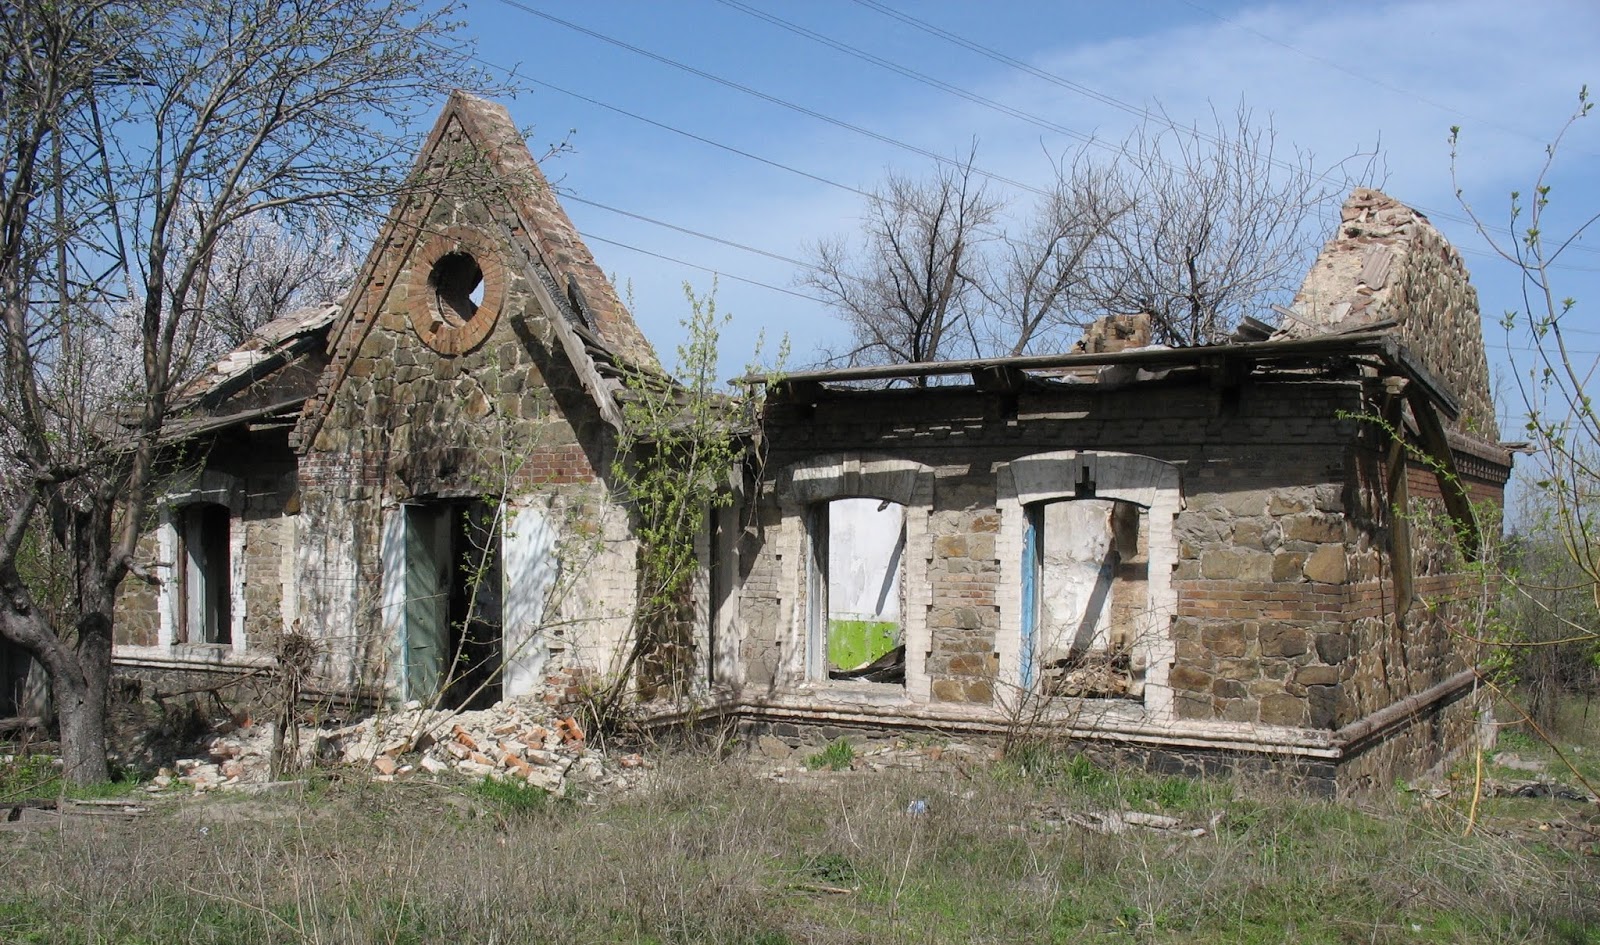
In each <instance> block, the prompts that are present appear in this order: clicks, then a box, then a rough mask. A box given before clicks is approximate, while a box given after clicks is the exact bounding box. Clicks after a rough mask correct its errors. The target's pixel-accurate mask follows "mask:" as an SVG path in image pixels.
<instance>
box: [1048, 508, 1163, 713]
mask: <svg viewBox="0 0 1600 945" xmlns="http://www.w3.org/2000/svg"><path fill="white" fill-rule="evenodd" d="M1149 520H1150V516H1149V514H1148V510H1146V509H1145V508H1143V507H1141V506H1139V505H1135V504H1134V503H1132V502H1124V501H1117V500H1111V499H1069V500H1064V501H1056V502H1041V503H1036V504H1034V505H1031V506H1029V507H1028V518H1027V534H1026V536H1025V538H1024V552H1023V553H1024V560H1023V641H1022V679H1023V684H1024V685H1026V686H1030V687H1031V686H1033V685H1034V684H1035V682H1036V681H1037V683H1038V685H1039V688H1040V690H1041V691H1043V692H1045V693H1048V694H1051V695H1067V696H1098V697H1120V696H1128V695H1130V694H1131V692H1132V691H1133V685H1132V684H1133V679H1132V672H1131V656H1132V653H1133V651H1134V648H1135V647H1136V646H1137V645H1138V644H1140V643H1142V642H1144V641H1143V639H1142V638H1143V636H1144V635H1145V634H1147V633H1149V632H1150V631H1151V629H1152V627H1153V622H1152V621H1151V620H1150V619H1149V614H1150V580H1149V579H1150V558H1149V551H1150V522H1149Z"/></svg>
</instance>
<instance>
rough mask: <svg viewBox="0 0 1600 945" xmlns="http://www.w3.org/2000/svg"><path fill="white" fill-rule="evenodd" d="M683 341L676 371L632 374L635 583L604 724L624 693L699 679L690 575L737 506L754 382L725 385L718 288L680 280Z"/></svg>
mask: <svg viewBox="0 0 1600 945" xmlns="http://www.w3.org/2000/svg"><path fill="white" fill-rule="evenodd" d="M684 297H685V299H686V300H687V301H688V303H689V315H688V316H687V317H686V318H685V319H684V321H683V326H684V328H685V330H686V334H687V339H688V340H687V341H685V342H684V344H682V345H681V346H679V348H678V362H677V366H676V370H675V372H674V375H673V377H671V378H667V377H663V376H662V375H661V374H659V373H656V372H655V371H651V370H644V369H639V370H635V371H633V372H632V373H630V374H629V375H628V376H627V378H626V385H627V395H626V396H625V397H624V398H623V404H622V413H623V431H622V436H621V442H620V443H619V445H618V448H617V461H616V462H615V463H614V464H613V467H612V470H611V474H612V481H613V483H614V487H615V489H616V490H617V493H618V495H619V498H620V499H621V500H622V501H623V502H624V503H625V504H626V505H627V506H628V507H629V510H630V512H631V513H632V515H633V516H634V521H635V533H636V534H637V535H638V538H639V555H638V581H637V584H636V588H635V594H634V604H633V606H634V612H633V616H632V620H631V624H630V627H629V639H628V643H627V651H626V656H625V657H624V659H623V661H622V663H621V666H620V668H619V669H618V670H617V672H616V673H615V674H614V675H613V676H612V678H611V680H610V682H609V684H608V685H607V686H606V687H605V689H604V691H603V692H602V693H601V694H600V695H599V696H598V698H597V699H596V700H595V702H594V710H593V714H594V716H595V719H596V721H597V723H598V725H599V727H600V728H602V729H605V728H609V727H610V726H611V725H613V724H614V723H615V720H616V719H615V716H616V713H617V709H618V706H619V705H620V704H621V701H622V700H623V698H624V697H625V696H627V695H629V694H632V693H637V694H638V695H640V696H642V697H644V698H647V699H648V698H655V697H675V698H681V697H683V696H685V695H687V694H688V692H689V690H690V688H691V686H692V683H693V678H692V676H693V672H694V668H693V665H692V663H693V660H692V659H691V656H692V654H693V652H694V649H693V640H692V639H691V634H692V627H693V606H694V605H693V601H692V599H691V597H692V590H693V582H694V580H695V577H696V575H697V574H699V573H700V564H699V557H698V555H699V551H700V549H699V545H698V541H697V539H698V538H699V537H700V536H702V535H703V534H704V533H705V530H706V525H707V522H708V516H709V515H711V514H712V513H713V512H714V511H715V510H717V509H722V508H727V507H728V506H730V505H731V504H732V503H733V497H734V493H733V491H732V489H731V484H732V477H733V476H734V475H735V474H736V471H737V469H738V465H737V464H738V461H739V458H740V456H741V454H742V452H743V450H744V449H745V446H746V443H747V439H748V434H749V432H750V430H751V428H752V426H753V423H754V411H755V401H754V398H755V397H756V396H757V395H756V393H755V392H754V391H753V389H751V388H748V387H747V388H743V389H735V390H731V391H730V390H725V389H724V387H723V383H722V380H721V378H720V375H719V373H718V365H719V358H718V347H717V342H718V337H719V335H720V332H721V328H722V326H723V325H724V324H725V323H726V322H727V320H728V316H727V315H725V314H718V312H717V307H716V297H715V290H713V292H712V293H711V294H708V295H704V296H699V295H696V294H695V293H694V290H693V288H692V287H690V286H688V285H685V286H684ZM782 357H783V352H782V351H780V353H779V359H780V360H781V359H782Z"/></svg>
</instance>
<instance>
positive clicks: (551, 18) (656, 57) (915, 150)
mask: <svg viewBox="0 0 1600 945" xmlns="http://www.w3.org/2000/svg"><path fill="white" fill-rule="evenodd" d="M500 2H501V3H503V4H505V5H506V6H508V7H512V8H514V9H517V10H521V11H522V12H524V13H526V14H528V15H529V16H536V17H539V18H540V19H542V20H546V21H548V22H551V23H554V24H556V25H557V26H562V27H565V28H567V29H569V30H572V31H574V32H577V33H581V34H583V35H584V36H588V37H590V38H591V39H595V40H598V41H600V42H602V43H608V44H610V45H612V46H616V47H617V48H619V49H625V50H627V51H628V52H631V53H634V54H635V55H639V56H643V57H645V58H646V59H650V60H652V61H654V62H659V63H661V64H662V65H665V66H670V67H671V68H673V69H678V70H681V71H683V72H687V73H689V74H690V75H694V76H698V77H700V78H702V79H705V80H706V81H708V82H714V83H716V84H718V85H721V86H723V87H725V88H729V89H733V90H734V91H736V92H742V93H744V94H745V95H750V96H753V97H755V98H758V99H761V100H762V101H764V102H768V103H770V104H773V105H777V106H779V107H781V108H787V109H789V110H790V111H793V112H797V113H799V114H801V115H805V116H806V117H808V118H814V119H816V120H817V121H821V122H826V123H827V124H830V125H833V126H835V127H838V128H843V129H844V130H846V131H850V132H854V133H855V134H858V135H863V136H865V137H868V138H871V139H873V140H874V141H878V142H881V143H883V144H887V145H889V146H890V147H895V148H899V149H901V150H903V151H908V152H910V153H912V154H917V155H920V156H922V157H925V158H927V159H928V160H930V161H934V162H936V163H938V164H940V165H943V166H945V167H951V168H957V169H967V170H970V171H971V172H972V173H973V174H976V175H978V176H979V177H983V178H986V179H988V180H992V181H994V182H996V183H999V184H1005V185H1007V186H1010V187H1015V188H1017V189H1018V190H1024V191H1027V192H1028V193H1031V194H1035V195H1037V196H1040V197H1045V196H1049V191H1047V190H1044V189H1041V188H1039V187H1035V186H1033V185H1032V184H1026V183H1023V182H1022V181H1019V180H1016V179H1014V178H1010V177H1006V176H1005V175H1004V174H1000V173H997V172H995V171H990V170H985V169H983V168H980V167H968V165H967V164H965V163H964V162H962V161H958V160H956V159H954V158H948V157H945V156H944V155H942V154H939V153H938V152H935V151H929V150H928V149H927V148H922V147H918V146H917V145H914V144H911V143H910V142H907V141H902V140H900V139H899V138H895V137H891V136H890V135H886V134H882V133H880V132H877V131H873V130H872V129H870V128H863V127H862V126H860V125H856V124H852V123H850V122H848V121H845V120H843V119H841V118H835V117H833V116H832V115H828V114H824V113H823V112H819V111H817V110H816V109H813V108H807V107H806V106H804V105H800V104H798V103H795V102H791V101H789V100H787V99H782V98H779V97H777V96H776V95H769V94H768V93H766V92H763V91H761V90H760V89H756V88H752V87H751V86H748V85H744V84H742V83H739V82H735V81H733V80H732V79H727V78H724V77H722V76H719V75H716V74H715V73H711V72H707V71H705V70H704V69H699V68H696V67H694V66H691V65H689V64H688V63H686V62H681V61H679V60H677V59H673V58H671V57H668V56H663V55H661V54H659V53H654V52H651V51H650V50H648V49H644V48H642V47H639V46H635V45H633V44H632V43H627V42H623V41H622V40H620V39H617V38H616V37H614V36H609V35H607V34H605V33H602V32H600V31H598V30H592V29H589V28H588V27H586V26H580V25H578V24H577V23H573V22H572V21H570V20H564V19H562V18H561V17H559V16H555V15H554V14H550V13H546V12H544V11H543V10H536V9H534V8H533V7H530V6H528V5H527V4H526V3H522V2H520V0H500Z"/></svg>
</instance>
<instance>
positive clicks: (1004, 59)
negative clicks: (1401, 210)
mask: <svg viewBox="0 0 1600 945" xmlns="http://www.w3.org/2000/svg"><path fill="white" fill-rule="evenodd" d="M719 2H727V0H719ZM855 2H856V3H858V4H860V5H861V6H864V7H867V8H868V9H871V10H876V11H877V12H879V13H882V14H883V15H884V16H887V17H890V18H892V19H895V20H898V21H900V22H901V23H904V24H906V25H907V26H911V27H914V28H916V29H919V30H921V31H923V32H925V33H928V34H929V35H932V36H937V37H939V38H940V39H943V40H945V41H947V42H950V43H954V44H955V45H957V46H960V47H962V48H964V49H967V50H969V51H971V52H975V53H977V54H979V55H981V56H986V57H988V58H990V59H993V60H994V61H996V62H1000V63H1003V64H1005V65H1008V66H1010V67H1012V68H1014V69H1017V70H1020V71H1022V72H1025V73H1027V74H1028V75H1031V76H1033V77H1035V78H1038V79H1043V80H1044V81H1046V82H1050V83H1053V84H1055V85H1058V86H1061V87H1062V88H1065V89H1068V90H1070V91H1073V92H1076V93H1078V94H1079V95H1083V96H1086V97H1088V98H1091V99H1094V100H1095V101H1097V102H1100V103H1102V104H1105V105H1109V106H1111V107H1113V108H1117V109H1120V110H1122V111H1125V112H1127V113H1128V114H1130V115H1134V116H1137V117H1140V118H1144V119H1147V120H1149V121H1154V122H1157V123H1159V124H1163V125H1166V126H1167V127H1169V128H1171V129H1173V130H1175V131H1178V132H1180V133H1185V134H1190V133H1192V134H1194V135H1195V136H1196V137H1198V138H1200V139H1201V140H1203V141H1207V142H1209V143H1211V144H1212V145H1213V146H1217V145H1221V144H1222V141H1221V140H1220V139H1218V138H1217V137H1215V136H1214V135H1208V134H1206V133H1205V132H1203V131H1200V130H1199V129H1198V128H1193V129H1186V128H1182V127H1180V126H1178V125H1177V124H1176V123H1175V122H1173V121H1172V120H1171V119H1170V118H1167V117H1166V116H1164V115H1162V114H1160V113H1158V112H1152V111H1150V110H1149V109H1144V108H1140V107H1139V106H1137V105H1133V104H1131V103H1128V102H1124V101H1122V100H1121V99H1118V98H1116V97H1114V96H1111V95H1107V94H1105V93H1104V92H1099V91H1096V90H1094V89H1092V88H1090V87H1088V86H1086V85H1083V84H1081V83H1078V82H1074V81H1072V80H1071V79H1068V78H1066V77H1065V76H1060V75H1057V74H1055V73H1053V72H1047V71H1045V70H1043V69H1040V68H1038V67H1036V66H1033V65H1031V64H1029V63H1027V62H1024V61H1022V60H1020V59H1017V58H1015V57H1013V56H1009V55H1007V54H1005V53H1003V52H1001V51H999V50H997V49H993V48H991V47H988V46H984V45H983V44H981V43H976V42H973V41H972V40H969V39H967V38H966V37H963V36H960V35H958V34H956V33H952V32H950V31H949V30H945V29H942V28H940V27H938V26H935V25H934V24H932V23H929V22H928V21H926V20H923V19H920V18H918V17H915V16H912V15H911V14H909V13H904V12H901V11H900V10H896V9H895V8H893V7H891V6H888V5H887V4H885V3H882V2H880V0H855ZM1184 2H1185V3H1188V5H1189V6H1192V7H1194V8H1195V9H1197V10H1200V11H1201V12H1202V13H1206V14H1208V15H1210V16H1213V17H1216V18H1217V19H1219V20H1222V21H1223V22H1225V23H1230V24H1231V25H1234V26H1238V28H1239V29H1243V30H1246V31H1247V32H1251V33H1255V34H1256V35H1257V36H1260V37H1261V38H1263V39H1266V40H1268V41H1270V42H1278V43H1279V45H1283V46H1286V47H1287V48H1289V49H1294V47H1293V46H1288V44H1286V43H1281V42H1279V41H1278V40H1274V39H1272V37H1270V36H1266V35H1265V34H1262V33H1258V32H1256V31H1255V30H1252V29H1250V28H1249V27H1245V26H1240V25H1239V24H1236V23H1233V22H1232V21H1231V20H1228V19H1227V18H1226V17H1223V16H1220V15H1218V14H1215V13H1212V12H1211V11H1209V10H1206V9H1205V8H1204V7H1201V6H1198V5H1197V4H1195V3H1193V2H1191V0H1184ZM1294 51H1295V52H1300V50H1298V49H1294ZM1303 55H1310V54H1309V53H1303ZM1312 58H1317V57H1314V56H1313V57H1312ZM1318 61H1325V60H1321V59H1318ZM1336 68H1340V67H1336ZM1341 71H1347V72H1348V71H1349V70H1344V69H1342V68H1341ZM1350 74H1351V75H1356V73H1354V72H1351V73H1350ZM1357 77H1358V78H1366V79H1368V81H1372V82H1374V83H1375V84H1377V85H1379V86H1380V87H1382V88H1386V89H1389V90H1390V91H1394V92H1399V93H1401V94H1406V95H1410V94H1412V93H1409V92H1406V91H1405V90H1404V89H1399V88H1396V87H1394V86H1389V85H1385V84H1384V83H1382V82H1378V81H1377V80H1375V79H1370V78H1368V77H1367V76H1357ZM1418 100H1419V101H1422V102H1423V103H1424V104H1427V105H1432V106H1433V107H1435V108H1441V109H1444V110H1446V111H1454V109H1450V108H1448V107H1447V106H1444V105H1441V104H1439V103H1436V102H1430V101H1427V100H1426V99H1422V98H1420V97H1418ZM1456 114H1461V113H1460V112H1456ZM1260 156H1261V157H1263V158H1264V159H1265V160H1267V161H1268V162H1269V163H1271V164H1275V165H1277V166H1278V167H1280V168H1292V165H1289V164H1287V163H1285V162H1282V161H1279V160H1277V159H1274V158H1272V157H1271V156H1269V155H1260ZM1317 176H1318V179H1320V180H1330V179H1331V178H1330V177H1329V175H1328V174H1326V173H1324V174H1319V175H1317ZM1411 206H1412V208H1413V209H1416V210H1420V211H1422V212H1423V213H1425V214H1427V215H1428V216H1429V217H1433V218H1437V219H1440V220H1449V221H1451V222H1452V223H1458V224H1461V225H1463V226H1469V227H1473V228H1474V229H1475V228H1476V227H1477V222H1476V221H1474V220H1472V219H1471V218H1470V217H1467V216H1463V215H1461V214H1456V213H1450V212H1447V211H1444V210H1431V209H1429V208H1427V207H1424V206H1421V205H1417V204H1412V205H1411ZM1504 235H1508V236H1511V237H1513V238H1514V237H1515V236H1516V234H1515V233H1514V232H1512V231H1511V230H1510V229H1509V228H1508V229H1506V230H1505V231H1504ZM1573 248H1574V249H1577V250H1582V251H1584V252H1589V253H1600V248H1597V247H1592V246H1580V245H1574V246H1573Z"/></svg>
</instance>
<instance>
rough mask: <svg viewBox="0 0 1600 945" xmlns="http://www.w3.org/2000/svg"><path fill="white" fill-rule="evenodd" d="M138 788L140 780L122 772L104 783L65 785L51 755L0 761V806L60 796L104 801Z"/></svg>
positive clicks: (29, 755) (28, 755) (24, 755)
mask: <svg viewBox="0 0 1600 945" xmlns="http://www.w3.org/2000/svg"><path fill="white" fill-rule="evenodd" d="M138 787H139V780H138V778H136V777H134V776H133V775H131V774H123V773H118V774H117V775H116V776H115V777H114V778H113V779H112V780H110V781H107V782H105V783H103V784H90V785H69V784H64V783H63V782H62V780H61V769H60V767H59V766H58V765H57V764H56V762H55V759H54V758H52V757H51V756H50V755H43V754H18V755H12V756H10V757H9V760H6V761H0V803H4V802H6V801H32V800H46V799H49V798H54V797H61V796H66V797H68V798H72V799H74V800H105V799H109V798H117V797H123V796H125V795H127V794H129V793H131V792H132V791H134V790H135V789H137V788H138Z"/></svg>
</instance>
